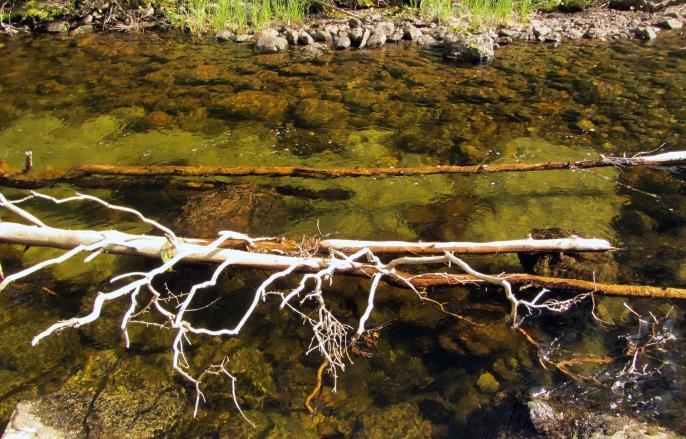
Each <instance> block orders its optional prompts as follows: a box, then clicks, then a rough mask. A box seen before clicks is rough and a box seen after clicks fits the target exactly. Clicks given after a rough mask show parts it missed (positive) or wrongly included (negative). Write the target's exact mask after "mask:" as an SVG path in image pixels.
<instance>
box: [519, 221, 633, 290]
mask: <svg viewBox="0 0 686 439" xmlns="http://www.w3.org/2000/svg"><path fill="white" fill-rule="evenodd" d="M572 235H573V233H570V232H565V231H564V230H561V229H558V228H550V229H534V230H532V231H531V237H532V238H535V239H555V238H567V237H570V236H572ZM519 261H520V262H521V264H522V266H523V267H524V270H525V271H527V272H529V273H533V274H537V275H539V276H551V277H566V278H574V279H584V280H597V281H600V282H609V283H616V282H617V281H618V280H619V273H620V266H619V264H618V263H617V261H615V259H614V257H613V256H612V255H611V254H609V253H562V252H556V253H519Z"/></svg>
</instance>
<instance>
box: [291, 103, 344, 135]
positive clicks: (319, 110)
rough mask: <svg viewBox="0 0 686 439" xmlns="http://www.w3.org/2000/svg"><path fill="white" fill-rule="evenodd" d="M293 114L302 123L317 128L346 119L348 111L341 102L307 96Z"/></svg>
mask: <svg viewBox="0 0 686 439" xmlns="http://www.w3.org/2000/svg"><path fill="white" fill-rule="evenodd" d="M293 116H294V117H295V120H296V121H297V122H298V123H299V124H300V125H302V126H305V127H309V128H315V127H320V126H322V125H327V124H329V123H332V122H337V123H340V122H341V121H344V120H345V118H346V111H345V107H344V106H343V105H342V104H341V103H339V102H333V101H327V100H324V99H315V98H307V99H303V100H302V101H300V103H299V104H298V106H297V107H296V108H295V112H294V113H293Z"/></svg>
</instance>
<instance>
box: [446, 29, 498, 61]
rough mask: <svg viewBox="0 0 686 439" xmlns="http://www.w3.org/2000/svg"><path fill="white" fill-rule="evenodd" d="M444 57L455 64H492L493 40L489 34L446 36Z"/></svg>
mask: <svg viewBox="0 0 686 439" xmlns="http://www.w3.org/2000/svg"><path fill="white" fill-rule="evenodd" d="M443 42H444V49H443V57H444V58H446V59H448V60H450V61H455V62H473V63H482V62H491V61H493V57H494V54H493V44H494V41H493V38H491V37H490V36H489V35H488V34H480V35H456V34H453V33H450V34H448V35H446V37H445V39H444V40H443Z"/></svg>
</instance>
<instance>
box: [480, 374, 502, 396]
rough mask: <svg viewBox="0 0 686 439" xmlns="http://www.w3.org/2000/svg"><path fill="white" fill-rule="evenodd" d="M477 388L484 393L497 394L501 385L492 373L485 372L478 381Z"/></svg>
mask: <svg viewBox="0 0 686 439" xmlns="http://www.w3.org/2000/svg"><path fill="white" fill-rule="evenodd" d="M476 387H478V388H479V390H480V391H481V392H483V393H495V392H497V391H498V389H500V383H499V382H498V380H496V379H495V377H494V376H493V374H492V373H490V372H484V373H482V374H481V376H479V379H478V380H476Z"/></svg>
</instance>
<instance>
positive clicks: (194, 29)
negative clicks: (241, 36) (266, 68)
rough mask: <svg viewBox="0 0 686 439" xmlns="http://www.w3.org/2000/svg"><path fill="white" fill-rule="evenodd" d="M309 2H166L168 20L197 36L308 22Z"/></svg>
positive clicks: (234, 0) (267, 0)
mask: <svg viewBox="0 0 686 439" xmlns="http://www.w3.org/2000/svg"><path fill="white" fill-rule="evenodd" d="M308 7H309V0H180V1H175V0H167V2H166V3H165V9H166V10H167V16H168V17H169V18H170V20H171V21H172V23H173V24H175V25H176V26H177V27H180V28H184V29H187V30H189V31H190V32H191V33H194V34H201V33H205V32H210V31H217V30H219V29H223V28H227V27H228V28H230V29H232V30H234V31H236V32H240V31H243V30H246V29H247V28H249V27H250V28H256V29H260V28H264V27H266V26H268V25H270V24H273V23H283V24H297V23H301V22H302V21H303V20H304V19H305V14H306V12H307V9H308Z"/></svg>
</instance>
